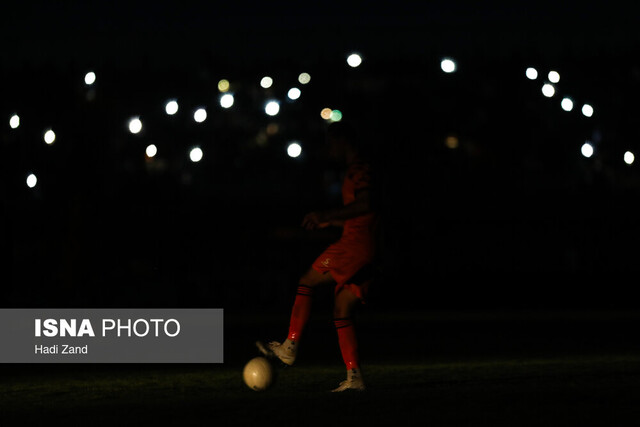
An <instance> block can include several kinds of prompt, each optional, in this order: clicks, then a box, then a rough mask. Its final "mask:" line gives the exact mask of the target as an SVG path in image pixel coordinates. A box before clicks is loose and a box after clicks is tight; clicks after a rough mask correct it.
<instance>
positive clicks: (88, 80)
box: [84, 71, 96, 86]
mask: <svg viewBox="0 0 640 427" xmlns="http://www.w3.org/2000/svg"><path fill="white" fill-rule="evenodd" d="M95 82H96V73H94V72H93V71H89V72H88V73H87V74H85V75H84V83H85V84H86V85H87V86H91V85H92V84H94V83H95Z"/></svg>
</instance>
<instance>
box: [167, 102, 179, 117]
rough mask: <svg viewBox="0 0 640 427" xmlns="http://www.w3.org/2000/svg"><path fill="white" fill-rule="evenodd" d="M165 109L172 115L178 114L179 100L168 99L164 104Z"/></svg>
mask: <svg viewBox="0 0 640 427" xmlns="http://www.w3.org/2000/svg"><path fill="white" fill-rule="evenodd" d="M164 111H165V112H166V113H167V114H168V115H170V116H173V115H174V114H176V113H177V112H178V101H176V100H175V99H171V100H169V101H167V103H166V104H165V106H164Z"/></svg>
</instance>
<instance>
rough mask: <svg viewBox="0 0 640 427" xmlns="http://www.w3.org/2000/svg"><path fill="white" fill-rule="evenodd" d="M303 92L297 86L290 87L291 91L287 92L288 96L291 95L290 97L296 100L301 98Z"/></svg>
mask: <svg viewBox="0 0 640 427" xmlns="http://www.w3.org/2000/svg"><path fill="white" fill-rule="evenodd" d="M301 94H302V92H301V91H300V89H298V88H297V87H292V88H291V89H289V92H287V96H288V97H289V99H291V100H294V101H295V100H296V99H298V98H300V95H301Z"/></svg>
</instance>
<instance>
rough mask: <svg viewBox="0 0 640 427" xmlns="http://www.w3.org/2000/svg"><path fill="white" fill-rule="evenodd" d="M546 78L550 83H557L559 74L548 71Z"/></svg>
mask: <svg viewBox="0 0 640 427" xmlns="http://www.w3.org/2000/svg"><path fill="white" fill-rule="evenodd" d="M547 78H548V79H549V81H550V82H551V83H558V82H559V81H560V74H559V73H558V72H557V71H549V74H548V75H547Z"/></svg>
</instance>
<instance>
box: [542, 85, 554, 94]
mask: <svg viewBox="0 0 640 427" xmlns="http://www.w3.org/2000/svg"><path fill="white" fill-rule="evenodd" d="M555 93H556V89H555V88H554V87H553V85H552V84H549V83H545V84H544V85H543V86H542V94H543V95H544V96H546V97H547V98H551V97H552V96H553V95H554V94H555Z"/></svg>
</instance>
